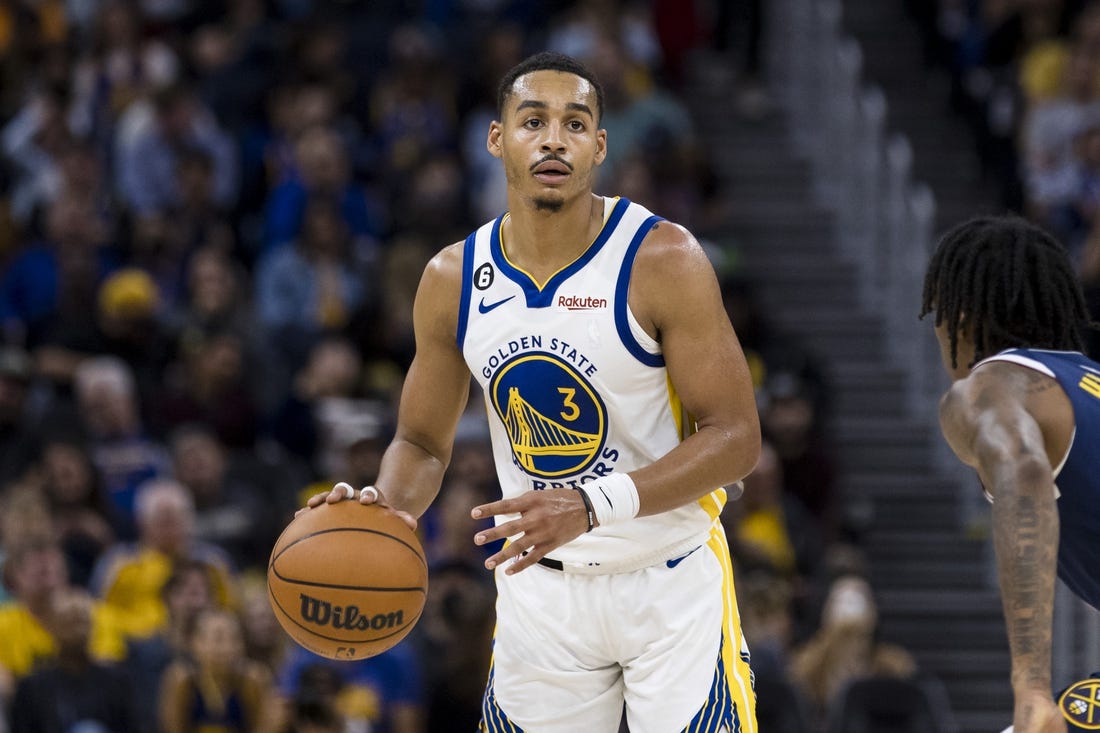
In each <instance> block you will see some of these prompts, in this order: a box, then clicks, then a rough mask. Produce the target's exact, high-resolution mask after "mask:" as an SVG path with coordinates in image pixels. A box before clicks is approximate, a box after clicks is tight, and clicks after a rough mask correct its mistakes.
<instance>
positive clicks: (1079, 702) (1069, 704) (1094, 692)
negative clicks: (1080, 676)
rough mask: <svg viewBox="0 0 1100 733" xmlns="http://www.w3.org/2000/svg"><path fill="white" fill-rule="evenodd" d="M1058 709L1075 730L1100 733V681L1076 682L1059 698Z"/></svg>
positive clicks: (1094, 679)
mask: <svg viewBox="0 0 1100 733" xmlns="http://www.w3.org/2000/svg"><path fill="white" fill-rule="evenodd" d="M1058 708H1059V709H1060V710H1061V711H1062V715H1063V716H1064V717H1065V719H1066V721H1067V722H1068V723H1069V724H1070V727H1071V729H1073V730H1097V731H1100V679H1097V678H1095V677H1092V678H1089V679H1087V680H1081V681H1080V682H1075V683H1073V684H1072V685H1070V686H1069V687H1067V688H1066V690H1065V691H1064V692H1063V693H1062V695H1061V696H1060V697H1059V698H1058Z"/></svg>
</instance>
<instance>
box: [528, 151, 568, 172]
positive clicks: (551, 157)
mask: <svg viewBox="0 0 1100 733" xmlns="http://www.w3.org/2000/svg"><path fill="white" fill-rule="evenodd" d="M551 160H552V161H554V162H555V163H561V164H562V165H564V166H565V167H566V168H568V169H569V170H570V171H572V170H573V166H572V165H571V164H570V163H569V161H567V160H566V159H565V158H562V157H559V156H557V155H554V154H553V153H551V154H550V155H547V156H546V157H545V158H542V159H541V160H539V161H537V162H536V163H534V164H533V165H532V166H531V170H535V169H536V168H538V167H539V166H540V165H542V164H543V163H548V162H550V161H551Z"/></svg>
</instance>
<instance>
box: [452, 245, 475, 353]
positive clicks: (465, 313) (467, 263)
mask: <svg viewBox="0 0 1100 733" xmlns="http://www.w3.org/2000/svg"><path fill="white" fill-rule="evenodd" d="M476 239H477V231H476V230H475V231H474V232H473V233H472V234H471V235H470V236H468V237H466V242H465V244H463V245H462V295H461V296H460V297H459V300H458V330H457V333H455V343H457V344H458V350H459V351H462V345H463V344H464V343H466V326H467V324H468V322H469V320H470V293H471V292H472V290H473V287H474V241H475V240H476Z"/></svg>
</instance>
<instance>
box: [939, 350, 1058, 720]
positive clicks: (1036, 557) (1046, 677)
mask: <svg viewBox="0 0 1100 733" xmlns="http://www.w3.org/2000/svg"><path fill="white" fill-rule="evenodd" d="M1039 380H1041V381H1039ZM1054 384H1056V383H1055V382H1054V380H1051V379H1049V378H1047V377H1044V376H1042V375H1040V374H1038V373H1036V372H1033V371H1030V370H1026V369H1022V368H1020V367H1017V366H1014V365H1009V364H990V365H988V366H986V367H983V368H982V369H980V370H977V371H975V372H973V373H972V374H971V375H970V376H969V377H967V378H966V379H963V380H960V381H958V382H956V383H955V385H954V386H953V387H952V388H951V390H950V391H949V392H948V393H947V395H946V396H945V397H944V399H943V401H942V402H941V404H940V423H941V426H942V428H943V433H944V437H945V438H946V439H947V442H948V443H949V444H950V445H951V448H952V449H953V450H954V451H955V453H956V454H957V455H958V457H959V458H960V459H961V460H962V461H963V462H964V463H966V464H968V465H970V466H973V467H974V468H975V469H977V471H978V474H979V476H980V477H981V480H982V483H983V484H984V485H985V487H986V489H987V490H988V491H989V493H990V494H991V495H992V496H993V498H994V502H993V544H994V548H995V550H996V554H997V570H998V578H999V581H1000V587H1001V599H1002V604H1003V607H1004V615H1005V622H1006V626H1007V629H1008V643H1009V649H1010V651H1011V655H1012V688H1013V693H1014V695H1015V701H1016V705H1015V716H1014V717H1015V720H1014V725H1015V731H1016V733H1024V732H1025V731H1026V732H1028V733H1031V732H1032V731H1035V732H1036V733H1038V732H1043V733H1045V732H1046V731H1063V730H1065V727H1064V723H1063V722H1062V719H1061V715H1060V713H1059V712H1058V710H1057V708H1056V706H1055V705H1054V702H1053V700H1052V697H1051V671H1050V666H1051V626H1052V615H1053V605H1054V583H1055V575H1056V569H1057V566H1056V559H1057V552H1058V513H1057V509H1056V506H1055V494H1054V479H1053V475H1052V474H1053V471H1052V469H1051V463H1050V459H1049V458H1048V455H1047V450H1046V442H1045V441H1044V436H1043V431H1042V429H1041V428H1040V425H1039V423H1038V421H1037V420H1036V419H1035V417H1034V416H1033V414H1032V412H1031V411H1030V410H1029V402H1030V401H1031V400H1032V399H1033V397H1032V395H1033V394H1034V392H1035V391H1037V390H1045V389H1048V388H1049V387H1050V386H1051V385H1054Z"/></svg>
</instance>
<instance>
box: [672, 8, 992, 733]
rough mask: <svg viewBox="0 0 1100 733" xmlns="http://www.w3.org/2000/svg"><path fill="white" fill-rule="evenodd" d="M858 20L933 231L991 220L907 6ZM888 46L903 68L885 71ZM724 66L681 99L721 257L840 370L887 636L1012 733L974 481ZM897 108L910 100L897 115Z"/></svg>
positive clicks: (956, 698) (768, 126)
mask: <svg viewBox="0 0 1100 733" xmlns="http://www.w3.org/2000/svg"><path fill="white" fill-rule="evenodd" d="M898 1H899V2H900V0H898ZM851 4H855V5H864V6H888V5H892V4H893V0H891V2H881V3H879V2H875V3H860V2H854V3H851ZM880 10H882V9H881V8H880ZM861 12H862V11H861ZM852 20H853V21H854V25H855V26H857V27H856V32H857V33H858V32H859V30H860V28H861V27H862V26H863V25H864V24H866V25H867V26H869V27H871V28H873V29H874V33H875V34H880V35H881V38H877V39H872V41H871V42H869V48H870V50H869V52H868V61H867V64H866V65H865V68H870V69H872V70H873V71H874V72H878V71H879V70H880V69H881V70H882V74H883V78H882V79H881V80H877V79H876V81H877V82H878V83H880V84H882V85H883V89H884V91H885V93H886V95H887V99H888V100H889V104H890V107H891V110H892V112H891V116H890V119H891V124H893V120H894V117H895V113H896V112H897V111H898V110H912V111H913V112H914V114H913V116H912V119H909V120H908V124H907V125H904V126H899V128H900V129H901V130H902V131H903V132H905V133H906V134H908V135H911V139H912V141H913V145H914V150H915V162H916V166H915V167H916V171H917V175H918V176H923V177H924V180H927V181H928V182H929V183H930V184H931V186H932V188H933V190H934V191H935V192H936V194H937V204H938V209H937V210H938V212H940V215H941V218H940V219H939V220H938V221H937V228H938V229H942V228H943V226H945V225H946V224H949V223H952V222H954V221H957V220H958V219H959V218H965V217H966V216H969V215H970V214H972V213H974V212H975V211H977V210H979V209H981V208H983V206H984V205H986V204H987V202H988V199H987V198H983V195H984V193H983V191H982V190H981V189H980V188H978V187H977V185H976V183H975V188H973V189H970V188H968V186H969V183H965V181H969V180H970V179H969V178H967V176H968V175H969V174H968V173H965V172H964V171H968V170H970V167H971V165H973V166H976V161H973V162H972V161H971V158H970V157H969V155H968V153H967V150H966V143H967V142H968V141H967V140H966V139H965V138H964V137H958V138H957V137H956V134H957V133H956V132H955V131H954V123H953V121H952V120H950V119H948V113H947V111H946V107H942V109H943V110H944V111H943V112H942V113H939V112H936V110H937V109H940V107H937V106H936V102H934V101H930V100H927V99H924V100H923V102H922V99H921V98H920V96H919V95H920V94H924V93H926V92H927V91H928V87H929V85H931V84H932V82H930V81H928V80H927V79H923V76H924V75H926V72H924V71H923V70H921V69H920V59H919V50H920V46H919V41H918V40H917V39H916V38H911V39H909V40H905V39H906V38H907V35H906V34H907V33H908V30H907V28H906V27H905V22H906V21H905V18H904V16H903V13H902V11H901V9H900V7H899V8H895V9H893V10H892V11H891V12H889V13H887V12H885V10H882V17H878V15H877V13H874V12H871V11H870V10H868V11H867V12H866V14H861V15H859V16H857V17H855V18H853V19H852ZM887 23H889V24H892V25H891V26H890V28H889V29H886V25H885V24H887ZM857 37H858V36H857ZM860 40H861V41H862V40H863V39H862V38H861V39H860ZM891 43H893V44H894V46H893V48H894V52H895V53H896V54H897V55H898V57H899V58H898V59H893V60H880V59H879V57H878V54H879V53H880V52H881V53H884V54H885V53H886V52H887V51H888V50H889V46H890V44H891ZM880 47H881V48H880ZM910 50H911V51H912V54H913V58H912V59H910V60H906V59H905V58H904V57H905V56H908V55H909V51H910ZM887 56H889V54H887ZM724 63H725V62H724V60H723V59H721V58H717V57H713V56H712V57H706V56H704V57H701V59H700V61H699V63H698V64H697V73H696V74H695V75H694V76H693V80H692V82H691V83H690V86H689V89H688V90H687V93H686V95H685V97H686V98H687V99H688V100H690V104H691V106H692V109H693V113H694V116H695V119H696V121H697V124H698V128H699V132H700V135H701V138H702V140H703V141H704V144H705V145H706V146H707V148H708V153H709V154H710V155H711V159H712V160H713V161H714V164H715V167H716V168H717V170H718V174H719V176H720V177H721V180H722V184H723V191H724V195H725V196H726V197H727V198H728V206H729V209H730V221H729V226H728V228H727V230H726V232H725V233H724V234H723V236H721V237H717V238H716V239H719V240H720V241H718V242H717V244H719V245H721V247H722V249H723V250H726V251H729V252H732V253H733V256H734V257H735V259H736V263H737V266H738V268H739V269H740V270H742V271H744V272H745V273H746V274H748V275H749V276H750V277H751V278H752V279H753V280H754V282H755V283H757V285H758V290H759V296H760V299H761V301H762V304H763V306H764V312H765V313H766V314H767V315H768V317H769V319H770V320H771V321H772V322H774V324H775V325H776V326H778V327H779V328H780V329H782V330H783V331H785V332H788V333H790V334H792V335H793V336H795V337H797V338H799V339H801V340H802V341H803V342H804V343H805V344H806V345H807V346H809V347H810V348H811V349H812V350H813V351H814V352H815V353H817V354H818V355H819V356H820V357H822V359H823V360H824V361H825V363H826V365H827V367H828V374H829V380H830V384H831V387H832V410H831V415H830V422H829V431H830V437H831V440H832V442H833V444H834V445H835V447H836V450H837V454H838V455H837V457H838V462H839V464H840V470H841V476H840V480H839V482H838V485H839V487H840V488H841V489H842V490H843V492H844V495H845V498H844V500H845V503H846V506H847V509H848V511H849V512H850V513H851V515H852V516H862V517H865V520H864V521H865V524H866V531H865V533H864V539H863V545H864V547H865V548H866V550H867V554H868V557H869V561H870V568H871V580H872V584H873V586H874V588H875V591H876V597H877V599H878V601H879V605H880V616H881V630H882V637H883V638H884V639H885V640H888V641H891V642H894V643H897V644H901V645H902V646H904V647H905V648H907V649H908V650H909V651H910V652H912V653H913V655H914V656H915V657H916V659H917V661H918V664H919V665H920V667H921V669H922V671H924V672H926V673H928V674H930V675H932V676H934V677H935V678H937V679H938V680H939V681H940V682H941V683H942V684H943V686H944V687H945V689H946V692H947V695H948V698H949V700H950V703H951V706H952V711H953V714H954V717H955V720H956V722H957V723H958V725H959V730H960V733H989V731H993V730H1001V729H1002V728H1004V726H1005V725H1007V724H1008V722H1010V716H1011V710H1012V700H1011V691H1010V689H1009V687H1008V674H1009V656H1008V651H1007V646H1006V643H1005V636H1004V623H1003V619H1002V617H1001V611H1000V601H999V599H998V596H997V593H996V589H995V587H994V585H993V584H992V580H991V576H990V569H989V568H990V564H989V552H990V550H989V542H988V539H987V538H986V537H985V536H984V535H983V533H982V532H981V531H980V529H981V525H980V524H978V525H977V527H978V529H979V531H975V525H973V524H971V523H968V521H967V518H966V516H967V512H965V511H964V510H963V507H964V505H965V502H964V501H963V500H962V498H961V497H962V492H963V491H973V490H977V489H976V483H974V482H969V483H967V485H965V486H961V485H960V480H959V476H958V475H957V474H951V475H948V474H945V473H944V472H943V471H941V470H938V469H937V468H936V465H937V463H938V462H937V460H936V458H937V456H938V455H942V451H943V450H945V448H944V446H943V444H942V438H941V437H940V435H939V433H938V428H937V426H936V425H935V423H934V420H930V419H929V417H928V416H927V415H925V416H914V415H911V414H909V413H910V411H909V410H908V409H907V407H906V405H905V400H904V385H905V374H904V370H903V366H901V365H898V364H896V363H894V361H893V359H892V357H891V356H890V355H889V353H888V351H887V348H886V344H885V338H884V329H885V325H884V323H883V321H882V319H881V318H880V317H879V316H878V315H877V314H875V313H873V312H868V311H867V310H866V309H865V307H864V306H863V305H862V304H861V301H860V300H859V297H858V293H859V282H858V278H859V273H858V269H857V268H856V267H855V266H853V264H852V263H851V262H850V261H847V260H846V258H845V256H843V255H842V254H841V251H840V248H839V246H838V244H837V241H838V233H837V231H836V218H835V217H834V216H833V215H832V214H831V213H830V212H829V211H828V210H826V209H825V208H824V207H823V206H822V205H820V204H819V203H818V202H817V201H816V200H815V196H814V193H813V191H814V181H813V179H812V175H813V174H812V171H811V167H810V165H809V164H808V163H807V162H806V161H805V160H802V159H800V157H799V156H798V155H797V154H796V152H795V146H794V144H793V142H792V136H791V135H790V134H789V128H788V126H787V124H786V121H785V119H784V117H783V115H782V114H781V113H772V114H770V115H769V116H767V117H765V118H763V119H745V118H741V117H738V116H737V115H736V113H734V112H733V111H732V106H733V105H732V101H731V100H732V99H733V86H732V81H729V80H728V79H727V77H726V76H723V75H722V74H718V73H715V71H714V67H715V66H721V65H723V64H724ZM906 64H908V66H906ZM872 76H874V74H872ZM933 86H934V85H933ZM937 93H938V92H937ZM895 97H898V98H902V99H907V100H908V101H905V102H898V103H897V104H896V105H895ZM917 110H920V114H915V112H916V111H917ZM904 114H907V113H904V112H903V114H902V116H904ZM899 128H891V129H899ZM952 175H954V176H955V178H952ZM974 176H975V179H974V180H975V181H976V179H977V174H976V173H975V174H974ZM959 178H961V179H963V181H964V183H960V182H958V181H957V180H956V179H959ZM940 186H942V188H940ZM945 200H946V201H950V202H951V203H950V204H947V205H945V204H943V203H940V202H941V201H945ZM918 308H919V304H914V305H913V310H914V318H915V315H916V311H917V310H918ZM939 465H942V462H939Z"/></svg>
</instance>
